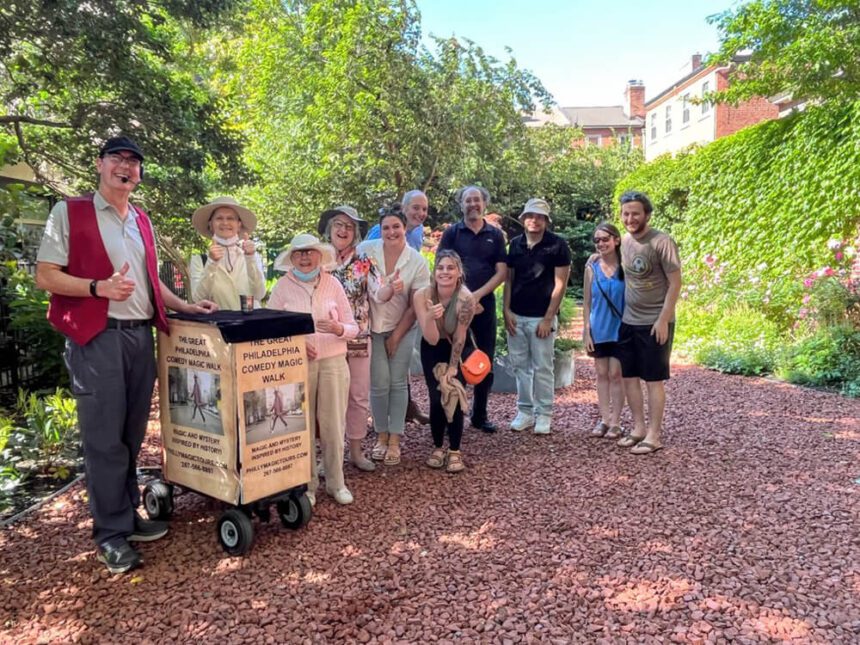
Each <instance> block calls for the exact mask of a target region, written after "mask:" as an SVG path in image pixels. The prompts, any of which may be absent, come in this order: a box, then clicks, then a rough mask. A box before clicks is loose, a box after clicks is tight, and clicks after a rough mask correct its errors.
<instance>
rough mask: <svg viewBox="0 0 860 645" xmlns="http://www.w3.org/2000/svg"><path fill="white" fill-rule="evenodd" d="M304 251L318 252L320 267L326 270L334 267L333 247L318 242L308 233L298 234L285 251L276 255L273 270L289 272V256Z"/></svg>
mask: <svg viewBox="0 0 860 645" xmlns="http://www.w3.org/2000/svg"><path fill="white" fill-rule="evenodd" d="M306 249H314V250H316V251H319V252H320V254H321V255H322V260H321V261H320V266H321V267H323V268H326V267H330V266H334V263H335V252H334V247H333V246H332V245H331V244H325V243H324V242H320V241H319V238H317V237H316V236H315V235H311V234H310V233H299V234H298V235H296V236H295V237H294V238H293V239H292V241H291V242H290V245H289V246H288V247H287V248H286V249H285V250H283V251H281V252H280V253H279V254H278V257H276V258H275V264H274V267H275V270H276V271H289V270H290V269H292V268H293V262H292V259H291V258H290V256H291V255H292V254H293V253H295V252H296V251H303V250H306Z"/></svg>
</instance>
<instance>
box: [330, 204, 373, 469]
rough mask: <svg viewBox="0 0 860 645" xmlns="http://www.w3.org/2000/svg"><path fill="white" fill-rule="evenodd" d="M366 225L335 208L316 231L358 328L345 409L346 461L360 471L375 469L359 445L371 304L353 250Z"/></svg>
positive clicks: (365, 408)
mask: <svg viewBox="0 0 860 645" xmlns="http://www.w3.org/2000/svg"><path fill="white" fill-rule="evenodd" d="M367 226H368V225H367V222H366V221H364V220H363V219H361V217H359V216H358V211H356V210H355V209H354V208H353V207H352V206H346V205H344V206H337V207H335V208H332V209H330V210H327V211H325V212H324V213H323V214H322V215H320V220H319V223H318V224H317V230H318V231H319V233H320V235H322V236H323V239H324V240H326V241H327V242H330V243H331V245H332V246H333V247H334V250H335V253H336V255H337V259H336V266H335V268H334V269H332V272H331V274H332V275H333V276H334V277H335V278H337V279H338V281H340V284H341V286H343V289H344V291H345V292H346V297H347V299H348V300H349V304H350V305H351V306H352V313H353V315H354V316H355V322H356V324H357V325H358V336H357V337H356V338H355V340H351V341H349V342H348V343H347V347H348V349H347V354H346V360H347V363H348V364H349V404H348V405H347V408H346V438H347V440H348V441H349V461H350V462H351V463H352V464H353V465H354V466H355V467H356V468H358V469H359V470H366V471H371V470H375V469H376V464H374V463H373V462H372V461H371V460H370V459H368V458H367V457H365V456H364V451H363V448H362V442H363V441H364V438H365V437H366V436H367V417H368V416H369V414H370V303H369V301H368V298H367V276H368V274H369V273H370V261H369V260H368V259H367V258H361V257H359V256H358V254H357V253H356V252H355V247H356V246H357V245H358V244H359V242H361V240H362V239H363V238H364V236H365V235H367Z"/></svg>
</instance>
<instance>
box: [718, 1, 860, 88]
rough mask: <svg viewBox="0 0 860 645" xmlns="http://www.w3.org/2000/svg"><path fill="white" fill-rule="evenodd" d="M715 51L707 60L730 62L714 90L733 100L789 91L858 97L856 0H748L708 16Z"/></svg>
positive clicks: (859, 7) (859, 14)
mask: <svg viewBox="0 0 860 645" xmlns="http://www.w3.org/2000/svg"><path fill="white" fill-rule="evenodd" d="M710 21H711V22H712V23H714V24H716V25H717V27H718V28H719V30H720V33H721V44H720V50H719V51H718V52H717V53H716V54H715V55H714V56H712V57H711V58H710V60H709V61H708V62H709V64H719V65H728V64H729V63H731V62H732V61H733V59H734V58H735V56H736V55H737V54H739V53H746V52H749V53H750V58H749V60H748V61H746V62H743V63H740V64H739V65H736V66H734V67H733V69H732V71H731V72H730V78H731V81H732V84H731V85H730V86H729V87H728V88H727V89H726V90H724V91H722V92H719V93H717V94H715V98H716V99H717V100H719V101H728V102H732V103H736V102H738V101H743V100H745V99H749V98H752V97H754V96H771V95H774V94H778V93H781V92H790V93H791V94H792V95H793V96H795V97H797V98H799V99H809V100H812V99H817V100H829V99H841V100H855V99H857V98H858V97H860V2H858V1H857V0H753V1H752V2H747V3H741V4H740V6H738V7H737V8H735V9H730V10H728V11H726V12H724V13H721V14H718V15H716V16H712V17H711V18H710Z"/></svg>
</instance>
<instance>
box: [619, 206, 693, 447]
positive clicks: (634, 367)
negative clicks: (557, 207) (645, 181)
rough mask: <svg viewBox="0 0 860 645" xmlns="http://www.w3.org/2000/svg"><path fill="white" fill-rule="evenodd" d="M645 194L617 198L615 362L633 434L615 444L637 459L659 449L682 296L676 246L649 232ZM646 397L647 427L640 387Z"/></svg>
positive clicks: (648, 214) (648, 210) (649, 214)
mask: <svg viewBox="0 0 860 645" xmlns="http://www.w3.org/2000/svg"><path fill="white" fill-rule="evenodd" d="M653 210H654V209H653V207H652V206H651V201H650V200H649V199H648V197H647V195H645V194H644V193H639V192H626V193H624V194H623V195H622V196H621V221H622V223H623V224H624V228H625V229H627V235H625V236H624V237H623V238H622V240H621V263H622V266H623V268H624V285H625V286H624V313H623V315H622V318H621V329H620V331H619V332H618V352H619V356H618V359H619V361H620V362H621V373H622V376H623V377H624V391H625V394H626V396H627V402H628V404H629V405H630V412H631V413H632V415H633V430H632V432H631V433H630V434H629V435H628V436H626V437H622V438H621V439H619V441H618V445H619V446H621V447H622V448H630V449H631V450H630V452H632V453H633V454H635V455H647V454H651V453H653V452H657V451H658V450H660V449H662V447H663V443H662V441H661V437H660V435H661V432H662V426H663V411H664V409H665V407H666V390H665V381H666V380H667V379H668V378H669V357H670V355H671V353H672V339H673V337H674V334H675V303H676V302H678V295H679V294H680V293H681V259H680V256H679V254H678V247H677V246H676V244H675V241H674V240H673V239H672V238H671V237H669V236H668V235H666V234H665V233H663V232H661V231H658V230H657V229H654V228H651V225H650V220H651V214H652V212H653ZM642 381H645V386H646V389H647V392H648V423H647V425H646V423H645V407H644V401H643V398H642V384H641V382H642Z"/></svg>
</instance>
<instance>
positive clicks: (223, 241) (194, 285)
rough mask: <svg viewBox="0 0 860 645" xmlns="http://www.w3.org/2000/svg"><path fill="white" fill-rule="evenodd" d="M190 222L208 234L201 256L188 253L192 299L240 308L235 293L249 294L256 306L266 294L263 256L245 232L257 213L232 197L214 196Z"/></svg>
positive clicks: (252, 230)
mask: <svg viewBox="0 0 860 645" xmlns="http://www.w3.org/2000/svg"><path fill="white" fill-rule="evenodd" d="M191 224H192V225H193V226H194V228H195V229H197V232H198V233H200V234H201V235H203V236H204V237H210V238H212V243H211V244H210V245H209V252H208V254H206V255H205V256H202V257H201V256H200V255H197V254H195V255H192V256H191V262H190V263H189V266H188V271H189V273H190V274H191V295H192V298H193V300H195V301H198V300H201V299H207V300H212V301H214V302H216V303H217V304H218V306H219V307H220V308H221V309H231V310H234V311H235V310H238V309H240V303H239V296H253V298H254V301H255V304H256V306H258V307H259V305H260V301H261V300H262V299H263V297H264V296H265V295H266V278H265V275H264V273H263V260H262V259H261V258H260V254H259V253H257V250H256V247H255V246H254V242H252V241H251V240H250V239H248V238H249V235H250V234H251V233H253V232H254V229H255V228H256V227H257V217H256V216H255V215H254V213H252V212H251V211H250V210H248V209H247V208H245V207H244V206H241V205H239V203H238V202H237V201H236V200H235V199H233V198H232V197H218V198H217V199H215V200H213V201H212V202H211V203H209V204H206V205H205V206H201V207H200V208H198V209H197V210H196V211H194V215H192V216H191Z"/></svg>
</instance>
